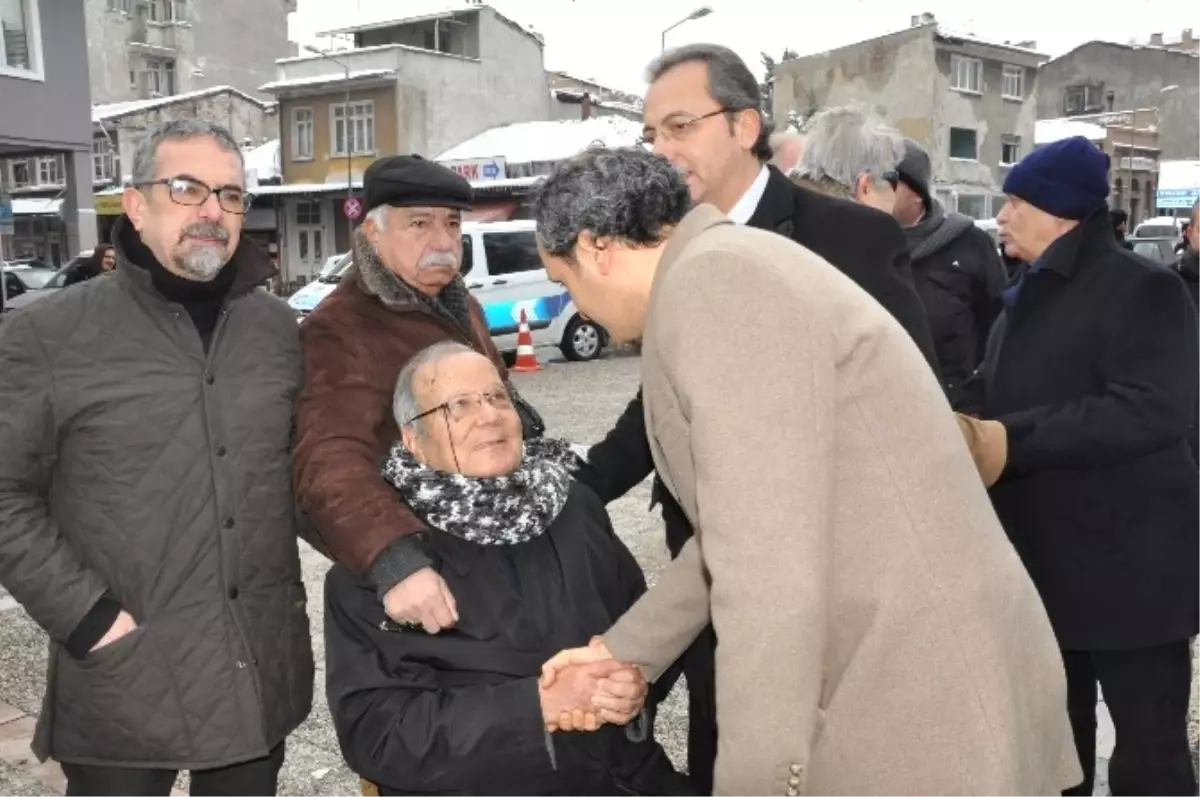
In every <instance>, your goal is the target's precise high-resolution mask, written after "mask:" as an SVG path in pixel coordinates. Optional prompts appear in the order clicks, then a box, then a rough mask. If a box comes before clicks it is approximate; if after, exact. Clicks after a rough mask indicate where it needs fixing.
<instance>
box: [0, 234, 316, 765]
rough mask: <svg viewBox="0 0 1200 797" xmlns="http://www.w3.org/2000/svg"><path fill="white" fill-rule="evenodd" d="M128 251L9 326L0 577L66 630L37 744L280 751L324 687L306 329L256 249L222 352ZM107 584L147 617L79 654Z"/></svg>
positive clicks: (4, 354)
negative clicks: (309, 606) (312, 522)
mask: <svg viewBox="0 0 1200 797" xmlns="http://www.w3.org/2000/svg"><path fill="white" fill-rule="evenodd" d="M117 226H118V231H119V232H120V231H126V232H129V233H131V234H132V231H131V230H128V222H127V220H125V219H122V220H120V221H119V222H118V224H117ZM117 261H118V266H117V273H116V275H115V276H112V277H108V278H105V279H95V280H89V281H88V282H86V283H84V284H82V285H79V286H77V287H74V288H72V289H70V290H64V291H57V292H56V293H55V295H54V296H51V297H48V298H46V299H43V300H41V301H39V302H37V303H35V304H33V305H31V306H29V307H27V308H25V309H23V310H19V311H16V312H14V313H11V314H10V315H9V317H8V318H7V319H6V320H5V322H4V323H3V324H2V325H0V374H2V375H3V376H2V377H0V407H3V411H2V412H0V583H2V584H3V585H4V586H5V587H6V588H7V589H8V590H9V591H10V592H11V593H12V595H13V597H15V598H16V599H17V600H18V601H19V602H20V603H21V604H22V605H23V606H24V607H25V609H26V610H27V611H28V612H29V614H30V616H31V617H32V618H33V619H34V621H36V622H37V623H38V624H39V625H40V626H41V627H42V628H44V629H45V630H46V632H47V633H48V634H49V636H50V655H49V673H48V675H47V686H46V699H45V703H44V705H43V709H42V712H41V717H40V720H39V727H38V736H37V740H36V746H35V750H36V752H37V753H38V754H39V756H42V757H45V756H52V757H53V758H55V759H57V760H59V761H62V762H71V763H99V764H106V765H116V766H129V767H155V768H159V767H161V768H166V769H194V768H209V767H219V766H222V765H226V764H231V763H236V762H239V761H245V760H248V759H252V758H256V757H260V756H265V755H267V753H268V752H269V751H270V750H271V749H272V748H273V747H275V746H276V745H278V744H279V743H280V742H281V741H283V739H284V738H285V737H286V736H287V734H288V733H290V732H291V731H292V730H293V729H294V728H295V727H296V726H297V725H299V724H300V722H301V721H303V720H304V718H305V717H306V716H307V714H308V712H309V709H310V707H311V702H312V679H313V660H312V648H311V640H310V638H309V631H308V617H307V615H306V612H305V593H304V586H303V584H302V582H301V579H300V561H299V557H298V553H297V547H296V533H297V523H296V514H295V503H294V501H293V498H292V486H291V478H290V475H291V454H290V445H291V429H292V405H293V402H294V401H295V399H296V395H297V393H298V392H299V389H300V382H301V371H302V365H301V360H300V348H299V341H298V337H297V332H296V322H295V319H294V316H293V314H292V313H291V312H290V311H289V310H288V308H287V306H286V305H285V304H284V303H283V302H282V301H280V300H279V299H277V298H275V297H273V296H270V295H269V294H267V293H266V292H264V291H262V290H257V289H255V288H254V286H255V285H256V284H257V283H258V282H259V281H260V280H261V279H262V276H263V275H264V274H265V273H267V272H268V271H269V270H271V269H273V267H272V266H271V265H270V263H269V262H268V261H267V260H266V258H265V256H263V255H262V254H261V253H258V252H257V250H255V249H254V248H253V246H251V245H249V244H246V243H245V242H243V244H242V245H241V246H240V247H239V249H238V251H237V253H236V254H235V255H234V261H233V263H235V264H236V268H237V272H236V274H235V276H234V278H233V282H232V287H230V289H229V292H228V294H227V298H226V299H225V302H224V305H223V307H221V308H220V309H219V310H218V312H219V317H218V320H217V321H216V328H215V331H214V333H213V338H212V342H211V345H210V346H209V347H208V349H207V351H206V349H205V346H204V345H203V342H202V339H201V336H200V334H199V333H198V331H197V327H196V326H195V325H194V324H193V321H192V320H191V318H189V315H188V313H187V312H186V311H185V309H184V308H183V307H182V306H180V305H178V304H173V303H170V302H168V301H167V300H166V299H165V298H163V296H162V294H160V293H159V292H158V291H157V290H156V289H155V287H154V285H153V283H152V277H151V275H150V272H148V271H147V270H146V269H144V268H141V267H139V266H135V265H133V264H131V263H130V262H129V261H128V260H127V259H126V254H125V251H124V250H123V249H121V248H119V249H118V253H117ZM230 267H233V266H227V267H226V268H230ZM102 598H103V599H107V600H114V601H116V602H117V603H118V604H119V605H120V606H122V607H124V608H125V609H126V610H127V611H129V613H130V614H132V616H133V617H134V619H135V620H136V621H137V622H138V625H139V627H138V628H137V630H135V631H133V632H132V633H130V634H128V635H126V636H125V637H122V638H121V639H119V640H117V641H116V642H114V643H112V644H110V645H106V646H105V647H102V648H99V649H97V650H95V651H94V652H91V653H87V654H86V655H84V656H83V657H82V658H76V657H74V656H72V655H69V654H68V653H67V649H66V645H67V642H68V640H69V639H70V638H71V636H72V634H73V633H74V632H75V631H76V629H77V627H79V626H80V624H81V621H83V620H84V618H85V617H87V616H88V615H89V614H90V613H91V612H92V611H93V610H94V609H95V608H96V607H97V605H98V603H99V602H100V601H101V600H102ZM89 647H90V646H89ZM85 651H86V648H85Z"/></svg>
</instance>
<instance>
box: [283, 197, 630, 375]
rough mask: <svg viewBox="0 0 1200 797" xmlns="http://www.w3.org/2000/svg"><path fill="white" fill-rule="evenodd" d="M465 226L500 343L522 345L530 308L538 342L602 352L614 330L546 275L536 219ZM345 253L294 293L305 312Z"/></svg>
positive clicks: (472, 283) (575, 354)
mask: <svg viewBox="0 0 1200 797" xmlns="http://www.w3.org/2000/svg"><path fill="white" fill-rule="evenodd" d="M462 232H463V266H462V274H463V280H464V281H465V282H466V285H467V288H468V289H469V290H470V291H471V293H472V294H473V295H474V296H475V298H476V299H477V300H478V301H479V303H480V304H481V305H483V314H484V317H485V318H486V320H487V325H488V329H489V331H490V332H491V334H492V340H493V341H494V342H495V344H496V348H498V349H499V350H500V351H502V352H512V351H516V348H517V326H518V324H519V323H520V320H521V311H522V310H524V311H525V317H526V319H527V320H528V321H529V329H530V331H531V332H532V334H533V343H534V345H535V346H557V347H558V348H559V349H560V350H561V351H562V353H563V356H564V357H566V358H567V359H568V360H576V361H583V360H594V359H595V358H596V357H599V356H600V352H601V351H602V350H603V349H604V347H605V346H606V345H607V344H608V334H607V333H606V332H605V331H604V330H603V329H602V328H601V327H600V326H599V325H598V324H596V323H595V322H594V321H591V320H588V319H585V318H583V317H582V316H581V315H580V314H579V311H578V310H576V309H575V303H574V302H572V301H571V297H570V295H569V294H568V293H567V290H566V288H563V287H562V286H560V285H556V284H554V283H553V282H551V281H550V279H549V278H548V277H547V276H546V270H545V269H544V268H542V261H541V259H540V258H539V257H538V252H537V237H536V234H535V224H534V222H533V221H498V222H464V223H463V227H462ZM342 257H343V259H342V260H341V261H340V262H339V263H338V264H337V265H336V267H335V268H333V269H332V270H331V271H330V273H328V274H326V275H323V276H322V277H320V278H319V279H318V280H317V281H316V282H313V283H310V284H308V285H306V286H304V288H302V289H301V290H299V291H297V292H296V293H295V294H293V295H292V297H291V298H290V299H289V300H288V304H290V305H291V306H292V308H293V309H294V310H296V311H297V312H298V313H300V314H301V315H302V316H303V315H307V314H308V313H309V312H311V311H312V309H313V308H315V307H316V306H317V305H318V304H319V303H320V302H321V300H322V299H324V298H325V297H326V296H328V295H329V294H330V293H331V292H332V291H333V289H334V287H335V286H336V285H337V283H338V281H339V280H340V279H341V278H342V276H343V275H344V274H345V273H346V272H347V271H348V270H349V268H350V263H351V259H350V256H349V255H343V256H342ZM323 271H324V270H323Z"/></svg>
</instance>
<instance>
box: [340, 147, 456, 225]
mask: <svg viewBox="0 0 1200 797" xmlns="http://www.w3.org/2000/svg"><path fill="white" fill-rule="evenodd" d="M363 189H364V193H365V194H366V198H365V200H364V202H363V205H364V210H363V212H364V213H369V212H371V211H372V210H374V209H375V208H377V207H379V206H380V205H391V206H392V207H396V208H413V207H430V208H459V209H460V210H470V209H471V200H472V199H473V198H474V192H473V191H472V190H471V184H470V183H469V182H467V180H466V178H465V177H463V176H462V175H460V174H458V173H457V172H455V171H451V170H450V169H447V168H446V167H445V166H443V165H441V164H440V163H434V162H433V161H427V160H425V159H424V158H422V157H421V156H420V155H393V156H391V157H387V158H380V159H379V160H377V161H375V162H374V163H372V164H371V165H370V166H368V167H367V171H366V173H365V174H363Z"/></svg>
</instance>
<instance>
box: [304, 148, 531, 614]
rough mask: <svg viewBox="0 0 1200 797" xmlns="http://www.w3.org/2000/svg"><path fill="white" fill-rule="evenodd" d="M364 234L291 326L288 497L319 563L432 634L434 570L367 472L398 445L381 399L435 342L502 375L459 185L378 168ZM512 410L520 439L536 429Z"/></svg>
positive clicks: (405, 518)
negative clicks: (343, 270) (479, 293)
mask: <svg viewBox="0 0 1200 797" xmlns="http://www.w3.org/2000/svg"><path fill="white" fill-rule="evenodd" d="M364 184H365V193H366V201H365V207H366V210H367V217H366V221H365V222H364V223H363V225H362V226H361V227H360V228H359V229H358V230H357V231H356V232H355V235H354V267H353V269H352V272H351V274H350V276H349V277H348V278H347V279H344V280H342V282H341V283H340V284H339V285H338V287H337V289H336V290H335V291H334V292H333V293H332V294H330V296H329V297H328V298H327V299H326V300H325V301H323V302H322V303H321V306H320V307H318V308H317V309H316V311H314V312H313V313H312V315H310V316H309V317H308V318H307V319H305V321H304V323H303V324H301V326H300V343H301V347H302V349H303V351H304V359H305V365H306V373H305V385H304V390H303V392H302V393H301V395H300V401H299V404H298V406H297V412H296V426H297V433H298V437H297V443H296V451H295V463H294V474H295V482H296V497H297V499H298V500H299V502H300V505H301V506H302V507H303V509H304V510H305V511H306V512H307V513H308V515H309V517H310V518H311V519H312V520H313V522H314V524H315V525H316V529H317V532H318V533H319V534H320V536H321V538H322V540H323V541H324V542H325V544H326V545H327V546H328V548H329V552H330V554H331V555H332V556H333V557H334V558H335V559H337V561H339V562H340V563H342V564H344V565H346V566H347V567H348V568H349V569H350V570H351V571H353V572H355V573H357V574H359V575H365V576H367V577H368V578H369V579H370V581H371V582H372V583H374V584H375V587H376V589H377V591H378V594H379V598H380V599H381V600H382V601H383V605H384V609H385V610H386V611H387V613H388V615H389V616H390V617H391V618H392V619H393V620H395V621H396V622H416V623H420V624H421V625H423V626H424V627H425V629H426V630H427V631H429V632H430V633H437V632H438V631H439V630H441V629H443V628H448V627H450V626H452V625H454V623H455V622H456V621H457V619H458V617H457V610H456V607H455V602H454V597H453V595H451V593H450V590H449V589H448V588H447V587H446V583H445V581H443V580H442V577H441V576H440V575H438V574H437V573H436V572H434V570H433V567H432V565H433V558H432V556H431V554H430V552H429V550H428V548H427V545H426V542H425V538H424V534H423V533H422V532H425V531H426V530H427V529H426V526H425V524H424V523H423V522H422V521H421V520H420V519H418V518H417V516H416V515H414V514H413V512H412V510H411V509H409V508H408V506H406V505H405V504H404V502H403V501H401V500H400V499H399V498H398V497H397V495H396V491H395V490H393V489H392V488H391V487H389V486H388V484H387V483H386V482H385V481H384V479H383V477H382V476H381V475H380V473H379V461H380V457H382V456H383V455H384V454H386V453H387V451H388V448H389V446H390V445H391V444H392V442H394V441H395V440H396V438H397V436H398V434H399V432H398V430H397V428H396V424H395V421H394V419H393V418H392V416H391V402H392V389H393V387H394V386H395V384H396V377H397V375H398V374H399V373H400V369H401V368H403V367H404V365H405V363H407V362H408V360H409V359H410V358H411V357H412V356H413V355H414V354H415V353H416V352H418V351H421V350H422V349H424V348H426V347H427V346H430V345H432V344H434V343H437V342H439V341H443V340H452V341H458V342H460V343H464V344H466V345H468V346H470V347H471V348H473V349H475V350H476V351H478V352H480V353H481V354H484V355H486V356H487V357H488V358H489V359H490V360H491V361H492V362H493V363H495V364H496V368H497V370H498V371H499V372H500V373H501V375H503V376H504V377H505V380H506V381H507V371H506V370H505V368H504V363H503V361H502V360H501V358H500V353H499V352H498V351H497V350H496V347H495V345H494V344H493V343H492V339H491V337H490V335H489V334H488V327H487V322H486V321H485V320H484V317H483V310H482V309H481V308H480V306H479V303H478V302H476V301H475V299H474V298H473V297H472V296H471V295H470V293H469V292H468V291H467V287H466V285H465V284H464V283H463V280H462V277H461V275H460V273H459V269H460V267H461V265H462V253H463V249H462V229H461V228H462V214H463V211H464V210H467V209H469V208H470V207H471V199H472V192H471V185H470V183H468V182H467V181H466V180H465V179H463V178H462V177H461V176H459V175H457V174H455V173H454V172H452V171H451V170H449V169H447V168H446V167H444V166H441V165H439V164H436V163H433V162H432V161H427V160H425V159H424V158H421V157H420V156H417V155H404V156H395V157H390V158H382V159H380V160H378V161H376V162H375V163H373V164H371V166H370V167H369V168H368V169H367V171H366V174H365V175H364ZM517 401H518V408H519V411H521V412H522V419H523V421H525V422H526V427H527V428H526V432H527V433H528V432H530V431H536V429H532V430H531V428H530V427H536V426H538V425H539V424H538V423H537V420H536V415H534V414H533V413H532V412H530V411H529V408H528V407H527V406H526V405H523V404H522V403H521V402H520V399H519V398H518V399H517Z"/></svg>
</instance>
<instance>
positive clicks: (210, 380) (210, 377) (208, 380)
mask: <svg viewBox="0 0 1200 797" xmlns="http://www.w3.org/2000/svg"><path fill="white" fill-rule="evenodd" d="M216 381H217V378H216V377H215V376H213V375H212V374H205V375H204V384H206V385H211V384H212V383H213V382H216Z"/></svg>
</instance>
